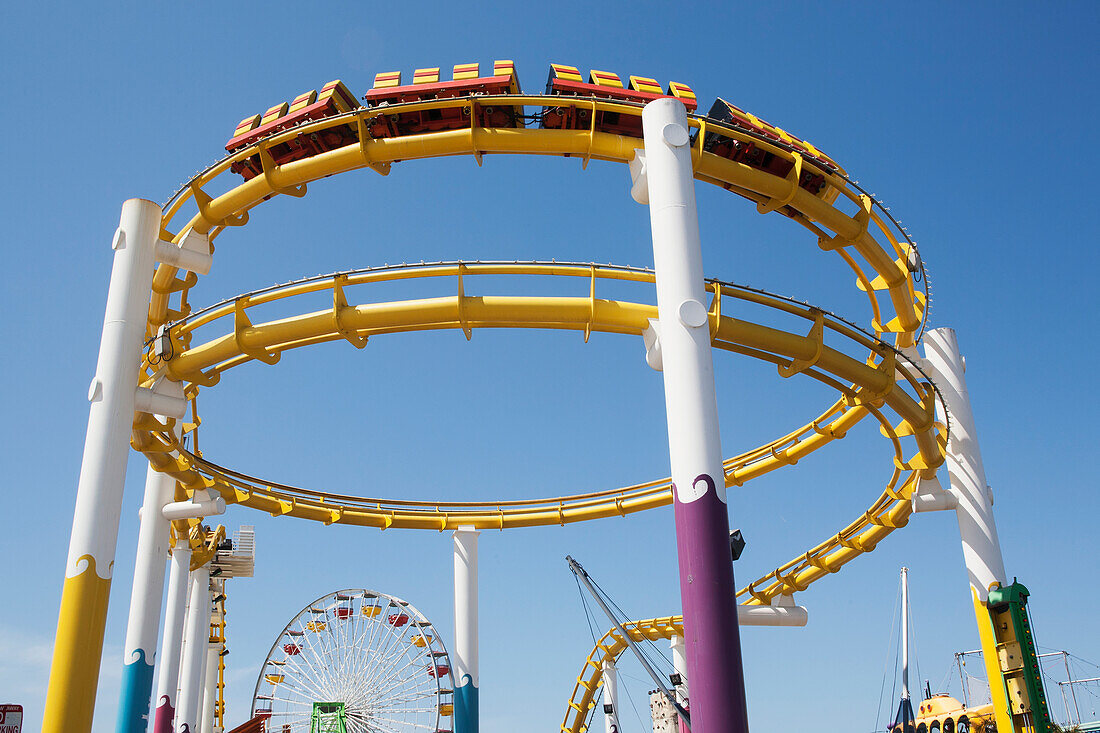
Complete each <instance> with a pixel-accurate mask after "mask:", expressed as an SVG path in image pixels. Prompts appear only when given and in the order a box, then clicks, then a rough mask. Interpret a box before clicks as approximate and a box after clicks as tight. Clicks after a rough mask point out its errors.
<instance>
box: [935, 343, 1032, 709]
mask: <svg viewBox="0 0 1100 733" xmlns="http://www.w3.org/2000/svg"><path fill="white" fill-rule="evenodd" d="M923 343H924V357H925V358H924V366H925V367H926V371H928V372H929V376H931V377H932V379H933V380H935V382H936V385H937V386H938V387H939V392H940V397H941V400H937V402H936V414H937V417H938V418H939V419H940V420H945V419H950V423H951V436H950V438H949V440H948V443H947V459H946V461H945V462H946V464H947V470H948V473H949V474H950V477H951V484H950V489H949V491H950V493H951V494H952V496H953V497H954V499H955V517H956V518H957V520H958V524H959V537H960V538H961V539H962V548H963V560H964V562H965V563H966V571H967V574H968V575H969V577H970V592H971V596H972V599H973V602H974V615H975V619H976V621H977V623H978V636H979V638H981V640H982V657H983V659H984V661H985V668H986V674H987V675H988V678H989V680H990V684H989V692H990V696H991V697H992V698H993V707H994V711H995V715H996V720H997V728H998V730H1005V731H1010V730H1014V726H1013V723H1012V716H1011V712H1010V710H1009V702H1008V693H1007V691H1006V690H1005V687H1004V685H1003V684H995V683H994V682H993V680H1001V679H1003V675H1002V673H1001V667H1000V663H999V661H998V659H997V652H996V648H995V645H996V637H995V634H994V631H993V627H992V620H991V619H990V616H989V609H988V608H987V607H986V605H985V604H986V602H987V601H988V599H989V589H990V588H991V587H992V586H993V585H994V584H999V585H1004V584H1005V582H1006V580H1007V578H1006V574H1005V566H1004V558H1003V557H1002V555H1001V543H1000V540H999V539H998V538H997V524H996V522H994V520H993V497H992V495H991V493H990V490H989V486H988V485H987V483H986V479H985V467H984V465H983V464H982V453H981V449H980V448H979V447H978V433H977V430H976V427H975V424H974V413H973V411H972V410H971V409H970V395H969V393H968V392H967V388H966V376H965V372H966V362H965V360H964V359H963V358H962V356H961V355H960V354H959V342H958V338H957V337H956V335H955V331H954V329H951V328H935V329H932V330H930V331H928V332H927V333H925V334H924V338H923ZM945 410H946V415H945V414H944V411H945Z"/></svg>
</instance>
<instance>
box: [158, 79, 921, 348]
mask: <svg viewBox="0 0 1100 733" xmlns="http://www.w3.org/2000/svg"><path fill="white" fill-rule="evenodd" d="M490 104H509V105H513V106H515V105H537V106H559V107H560V106H578V107H582V108H585V109H589V110H590V111H591V112H593V113H594V112H595V111H597V110H599V111H609V112H616V113H618V114H622V115H635V116H640V115H641V109H642V107H641V106H640V105H636V104H631V103H627V102H614V101H610V100H599V99H585V98H575V97H560V96H544V95H522V94H520V95H506V96H485V97H477V98H472V99H471V98H464V99H448V100H431V101H425V102H416V103H408V104H402V105H392V106H389V107H386V108H383V109H378V108H361V109H358V110H355V111H353V112H349V113H345V114H343V115H339V116H336V117H330V118H327V119H324V120H318V121H315V122H311V123H309V124H306V125H302V126H299V127H297V128H293V129H291V130H287V131H283V132H280V133H278V134H275V135H272V136H270V137H268V138H265V139H263V140H261V141H259V142H257V143H256V144H255V145H252V146H250V147H248V148H245V149H243V150H240V151H238V152H236V153H234V154H233V155H230V156H227V157H225V158H223V159H222V160H221V161H219V162H217V163H215V164H213V165H212V166H210V167H208V168H207V169H205V170H204V171H202V172H200V173H198V174H196V175H195V176H194V177H193V178H192V179H191V180H190V181H188V182H187V184H185V186H184V187H182V188H181V189H180V190H179V191H178V192H177V193H176V194H175V195H173V196H172V198H171V199H170V200H169V202H168V203H167V205H166V208H165V215H164V220H163V222H162V224H163V229H164V231H165V233H166V234H167V235H169V236H170V237H172V238H174V239H175V240H176V241H178V240H179V238H180V237H182V235H183V233H185V232H186V230H187V229H188V228H194V229H195V230H196V231H198V232H200V233H205V234H209V235H210V236H211V238H216V237H217V236H219V235H220V234H221V233H222V232H223V231H224V230H225V229H226V228H230V227H233V226H239V225H243V224H245V223H247V221H248V216H249V212H250V211H251V210H252V209H253V208H255V207H256V206H258V205H259V204H261V203H262V202H263V201H265V200H267V199H269V198H271V197H272V196H276V195H290V196H304V195H305V194H306V192H307V186H308V184H309V183H311V182H312V181H314V180H317V179H319V178H322V177H326V176H331V175H334V174H337V173H341V172H344V171H349V170H356V169H360V168H365V167H367V168H372V169H374V170H377V171H378V172H380V173H382V174H383V175H384V174H386V173H388V172H389V169H390V166H391V165H392V164H393V163H394V162H398V161H409V160H414V159H423V158H431V157H442V156H451V155H472V156H474V157H475V158H476V159H477V160H478V162H479V164H480V162H481V159H482V156H483V155H486V154H532V155H556V156H565V157H579V158H581V160H582V162H583V163H584V165H587V163H588V162H589V161H590V160H593V159H596V160H605V161H615V162H620V163H626V162H629V161H630V160H631V159H632V158H633V157H634V152H635V150H636V149H637V148H640V147H642V142H641V140H640V139H636V138H630V137H623V136H620V135H612V134H607V133H602V132H599V131H597V130H594V129H590V130H544V129H538V128H526V127H523V128H481V127H476V126H471V127H470V128H469V129H461V130H446V131H441V132H432V133H424V134H419V135H409V136H404V137H398V138H382V139H377V140H375V139H371V138H370V137H369V135H368V134H367V122H368V121H369V120H370V119H372V118H373V117H375V116H377V115H380V114H393V113H399V112H403V111H414V110H426V109H441V108H454V107H470V106H471V105H490ZM475 117H476V115H471V119H474V118H475ZM339 125H353V126H355V127H356V129H357V130H358V136H359V143H358V144H352V145H347V146H345V147H343V148H340V149H338V150H332V151H329V152H326V153H322V154H320V155H316V156H313V157H310V158H306V159H304V160H299V161H295V162H292V163H288V164H286V165H282V166H277V165H275V164H274V163H269V164H265V168H264V172H263V175H258V176H256V177H255V178H253V179H251V180H249V181H247V182H243V183H241V182H239V181H238V179H237V178H236V177H235V176H233V175H232V174H229V168H230V165H231V164H232V163H234V162H236V161H239V160H242V159H244V158H248V157H251V156H255V155H260V158H261V159H262V160H266V161H270V156H266V155H265V151H266V150H267V148H269V147H270V146H272V145H276V144H279V143H281V142H285V141H288V140H290V139H293V138H294V137H296V136H298V135H308V134H310V133H313V132H317V131H320V130H323V129H326V128H329V127H334V126H339ZM689 126H690V127H692V128H693V129H695V130H698V132H699V134H698V135H697V137H696V142H695V144H694V148H693V151H692V155H693V162H694V164H695V171H696V178H697V179H698V180H701V181H705V182H707V183H711V184H714V185H718V186H721V187H723V188H726V189H728V190H731V191H733V192H735V193H738V194H740V195H741V196H743V197H745V198H748V199H750V200H752V201H754V202H756V203H757V208H758V210H759V211H761V212H769V211H779V212H781V213H783V214H785V215H787V216H789V217H790V218H791V219H793V220H794V221H796V222H798V223H799V224H801V225H802V226H804V227H805V228H807V229H808V230H809V231H810V232H812V233H813V235H814V237H815V240H816V243H817V244H818V246H819V247H820V248H821V249H824V250H828V251H835V252H836V253H837V254H838V255H839V256H840V257H841V258H842V259H843V260H844V261H845V262H846V263H847V264H848V266H849V267H850V268H851V269H852V270H853V272H854V273H855V275H856V281H857V285H858V286H859V287H860V289H861V290H864V291H865V292H866V293H867V296H868V301H869V304H870V306H871V312H872V317H871V328H872V329H873V330H874V331H875V332H876V333H879V334H891V335H892V336H893V338H894V343H895V345H896V346H898V347H906V346H911V345H913V344H914V343H916V341H917V340H918V339H919V336H920V332H921V330H922V329H923V323H924V315H925V310H926V307H927V301H928V293H927V278H923V277H922V275H923V263H922V261H921V258H920V256H919V254H918V253H917V250H916V246H915V244H914V243H913V242H912V240H911V239H910V238H909V236H908V234H907V233H906V232H905V231H904V230H903V229H902V228H901V227H900V225H899V224H897V222H896V221H894V219H893V217H892V216H891V215H890V213H889V211H888V210H887V209H886V208H885V207H884V206H882V205H881V204H880V203H879V202H877V201H876V200H875V199H873V197H871V196H869V195H868V194H867V193H866V192H865V191H864V190H863V189H862V188H860V187H859V185H858V184H857V183H855V182H854V181H851V180H850V179H848V178H847V177H845V176H843V175H842V174H840V173H839V172H838V171H835V170H834V169H832V168H829V167H825V166H823V165H820V164H818V163H816V162H815V161H813V160H812V159H810V158H806V159H805V160H802V159H801V158H800V157H798V153H797V151H795V150H793V149H791V148H789V147H788V146H785V145H784V144H782V143H779V142H777V141H773V140H769V139H767V138H762V137H760V136H758V135H755V134H753V133H750V132H747V131H744V130H740V129H738V128H735V127H730V126H727V125H724V124H721V123H718V122H716V121H713V120H710V119H707V118H705V117H699V116H692V117H690V119H689ZM708 132H718V133H720V134H722V135H725V136H728V137H731V138H733V139H737V140H744V141H752V142H753V143H754V144H756V145H758V146H761V147H764V148H765V149H767V150H768V151H770V152H772V153H774V154H775V155H778V156H781V157H784V158H786V159H789V160H791V161H794V160H795V159H796V157H798V160H799V161H800V165H802V166H805V167H807V168H812V169H814V170H817V171H818V172H820V173H821V174H822V175H823V176H824V177H825V180H826V182H827V184H828V189H827V191H826V193H825V194H824V195H823V196H815V195H813V194H810V193H809V192H808V191H806V190H805V189H802V188H800V187H798V185H797V182H795V183H793V184H792V182H791V181H789V180H787V179H785V178H781V177H777V176H774V175H771V174H769V173H765V172H763V171H760V170H757V169H754V168H751V167H749V166H747V165H744V164H741V163H737V162H734V161H731V160H728V159H725V158H721V157H719V156H717V155H714V154H712V153H709V152H706V151H705V150H703V140H704V138H705V136H706V134H707V133H708ZM223 174H227V175H225V176H224V177H223ZM227 184H228V186H229V188H228V190H225V191H224V192H223V193H221V194H220V195H213V194H211V193H210V192H209V191H208V190H207V189H210V190H213V188H215V187H217V186H219V185H220V186H222V187H225V186H226V185H227ZM185 205H189V206H190V207H191V208H192V209H193V210H194V213H193V214H192V215H191V216H190V217H189V218H186V219H185V217H186V214H185V213H184V212H183V209H184V206H185ZM177 219H181V220H183V219H185V220H183V221H179V222H177ZM173 227H178V231H177V232H176V233H175V234H174V235H173V234H172V232H171V231H170V230H171V229H172V228H173ZM177 274H178V273H177V271H176V269H175V268H173V267H170V266H165V265H161V266H160V267H159V268H158V269H157V274H156V276H155V278H154V284H153V291H154V293H153V298H152V301H151V305H150V314H149V328H150V332H149V335H150V336H151V335H152V334H153V333H154V332H155V331H156V329H157V328H158V327H159V326H160V325H161V324H163V323H165V322H166V321H170V320H174V319H175V318H177V317H178V316H179V315H181V314H185V313H186V310H187V308H186V302H187V293H188V291H189V290H190V288H191V287H192V286H193V285H194V283H195V281H196V279H195V278H194V277H188V278H184V279H179V278H178V277H177ZM918 280H921V282H922V283H923V284H919V287H918V282H917V281H918ZM176 293H179V295H178V305H177V307H176V308H172V307H171V306H170V300H171V297H172V296H173V295H174V294H176ZM880 295H881V296H883V297H880Z"/></svg>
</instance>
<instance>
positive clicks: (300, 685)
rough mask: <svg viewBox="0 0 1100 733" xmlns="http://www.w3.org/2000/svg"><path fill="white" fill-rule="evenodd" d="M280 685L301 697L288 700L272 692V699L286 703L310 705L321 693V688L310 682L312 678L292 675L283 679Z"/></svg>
mask: <svg viewBox="0 0 1100 733" xmlns="http://www.w3.org/2000/svg"><path fill="white" fill-rule="evenodd" d="M282 687H285V688H289V691H290V692H294V693H297V694H298V695H299V696H300V697H301V698H302V699H301V700H290V699H289V698H284V697H275V694H274V692H273V693H272V697H273V698H274V699H277V700H280V701H283V702H286V703H288V704H295V705H312V704H313V700H314V699H315V698H317V697H320V695H321V690H320V689H318V688H317V687H316V685H314V684H312V680H310V679H308V678H303V677H293V678H288V679H284V680H283V683H282V685H280V688H282Z"/></svg>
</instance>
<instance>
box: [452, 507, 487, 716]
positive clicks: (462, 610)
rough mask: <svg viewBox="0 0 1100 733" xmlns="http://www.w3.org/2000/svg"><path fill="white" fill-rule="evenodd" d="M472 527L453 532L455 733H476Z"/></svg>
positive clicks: (474, 546) (475, 533)
mask: <svg viewBox="0 0 1100 733" xmlns="http://www.w3.org/2000/svg"><path fill="white" fill-rule="evenodd" d="M479 534H481V532H479V531H478V530H476V529H474V528H473V527H459V528H458V529H456V530H455V532H454V556H455V646H454V655H453V657H452V661H453V662H454V678H455V718H454V720H455V733H477V730H478V725H479V722H478V720H479V713H478V707H479V705H478V687H479V684H480V680H479V668H478V635H477V634H478V607H477V600H478V599H477V537H478V535H479Z"/></svg>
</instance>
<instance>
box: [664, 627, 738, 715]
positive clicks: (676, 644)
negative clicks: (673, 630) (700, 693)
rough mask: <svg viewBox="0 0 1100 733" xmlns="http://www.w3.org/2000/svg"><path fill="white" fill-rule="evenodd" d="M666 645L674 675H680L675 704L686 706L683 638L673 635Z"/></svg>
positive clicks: (685, 653)
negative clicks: (667, 645) (674, 671)
mask: <svg viewBox="0 0 1100 733" xmlns="http://www.w3.org/2000/svg"><path fill="white" fill-rule="evenodd" d="M739 608H740V607H739ZM668 643H669V646H670V647H671V648H672V668H673V669H675V670H676V674H678V675H680V684H678V685H676V702H678V703H680V704H681V705H685V706H686V705H687V702H688V672H687V669H688V662H687V649H686V647H685V646H684V637H682V636H680V635H679V634H674V635H673V637H672V638H671V639H669V642H668Z"/></svg>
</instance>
